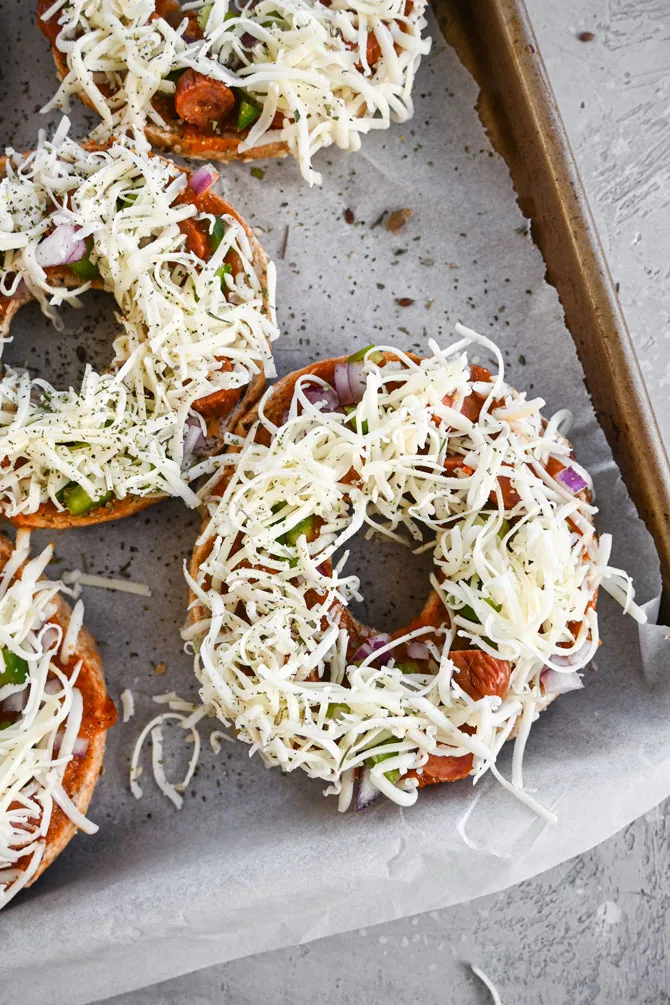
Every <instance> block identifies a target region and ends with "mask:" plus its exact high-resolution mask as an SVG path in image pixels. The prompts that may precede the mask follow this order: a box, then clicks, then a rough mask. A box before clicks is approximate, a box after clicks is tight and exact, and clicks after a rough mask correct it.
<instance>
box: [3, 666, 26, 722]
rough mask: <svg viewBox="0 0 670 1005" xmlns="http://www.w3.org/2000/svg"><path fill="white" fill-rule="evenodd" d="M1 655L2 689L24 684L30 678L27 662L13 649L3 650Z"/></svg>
mask: <svg viewBox="0 0 670 1005" xmlns="http://www.w3.org/2000/svg"><path fill="white" fill-rule="evenodd" d="M0 653H1V655H2V661H1V662H0V666H2V665H3V664H4V670H0V687H4V685H5V684H24V683H25V681H26V679H27V677H28V663H27V662H26V660H24V659H22V658H21V656H17V655H16V653H13V652H12V651H11V649H2V650H0ZM8 725H9V724H8Z"/></svg>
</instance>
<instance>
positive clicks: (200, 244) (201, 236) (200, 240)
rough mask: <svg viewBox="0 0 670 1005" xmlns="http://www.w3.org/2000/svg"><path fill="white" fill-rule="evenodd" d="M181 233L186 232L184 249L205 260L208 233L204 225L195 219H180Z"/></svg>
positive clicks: (206, 257)
mask: <svg viewBox="0 0 670 1005" xmlns="http://www.w3.org/2000/svg"><path fill="white" fill-rule="evenodd" d="M179 229H180V230H181V232H182V234H186V250H187V251H192V252H193V254H194V255H196V256H197V257H198V258H201V259H202V261H203V262H206V261H207V259H208V258H209V253H210V248H209V235H208V233H207V231H206V230H205V225H203V224H201V223H199V222H198V221H197V220H182V221H181V223H180V224H179Z"/></svg>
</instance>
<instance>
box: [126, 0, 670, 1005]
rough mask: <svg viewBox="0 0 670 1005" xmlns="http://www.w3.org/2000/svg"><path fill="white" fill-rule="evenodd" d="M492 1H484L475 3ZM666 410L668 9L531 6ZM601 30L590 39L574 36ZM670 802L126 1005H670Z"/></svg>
mask: <svg viewBox="0 0 670 1005" xmlns="http://www.w3.org/2000/svg"><path fill="white" fill-rule="evenodd" d="M476 2H483V0H476ZM527 2H528V6H529V9H530V12H531V15H532V17H533V20H534V24H535V29H536V32H537V35H538V38H539V42H540V47H541V49H542V52H543V55H544V59H545V62H546V64H547V67H548V70H549V74H550V77H551V80H552V83H553V86H554V89H555V91H556V95H557V98H558V102H559V106H560V108H561V110H562V113H563V117H564V119H565V122H566V125H567V128H568V133H569V135H570V139H571V142H572V144H573V147H574V150H575V153H576V155H577V160H578V163H579V167H580V170H581V174H582V178H583V180H584V183H585V186H586V189H587V192H588V195H589V198H590V200H591V204H592V206H593V209H594V211H595V214H596V218H597V221H598V225H599V228H600V233H601V237H602V239H603V242H604V245H605V249H606V251H607V254H608V256H609V260H610V263H611V266H612V271H613V273H614V276H615V279H616V280H617V281H618V282H619V283H620V297H621V301H622V304H623V307H624V310H625V312H626V315H627V318H628V322H629V325H630V328H631V331H632V334H633V338H634V339H635V344H636V346H637V350H638V353H639V355H640V360H641V363H642V369H643V372H644V374H645V377H646V379H647V382H648V385H649V390H650V393H651V396H652V401H653V403H654V406H655V409H656V413H657V416H658V419H659V422H660V425H661V429H662V431H663V433H664V435H665V436H668V435H669V434H670V406H669V405H668V389H669V387H670V365H669V364H670V344H669V342H668V317H669V314H670V294H669V286H668V279H669V277H670V264H669V262H670V215H669V211H668V203H669V201H670V3H669V2H668V0H560V2H557V0H527ZM583 31H589V32H593V33H594V36H595V37H594V38H593V39H592V40H591V41H589V42H581V41H579V40H578V35H579V33H581V32H583ZM669 858H670V820H669V816H668V810H667V806H666V805H661V806H659V807H658V808H657V809H656V810H654V811H653V812H652V813H649V814H648V815H647V816H645V817H643V818H641V819H639V820H637V821H636V822H635V823H633V824H632V825H631V826H630V827H628V828H626V830H625V831H623V832H621V833H619V834H617V835H616V836H615V837H613V838H611V839H610V840H609V841H606V842H605V843H604V844H602V845H600V846H599V847H598V848H596V849H594V850H593V851H591V852H589V853H588V854H586V855H582V856H581V857H579V858H577V859H574V860H572V861H570V862H567V863H565V864H564V865H561V866H559V867H558V868H555V869H553V870H551V871H550V872H548V873H545V874H544V875H543V876H540V877H539V878H536V879H534V880H531V881H529V882H526V883H523V884H521V885H520V886H517V887H515V888H513V889H512V890H509V891H507V892H505V893H502V894H499V895H497V896H494V897H490V898H484V899H482V900H478V901H475V902H474V903H471V904H467V905H461V906H458V907H455V908H450V909H448V910H445V911H440V912H436V913H431V914H427V915H421V916H419V917H415V918H411V919H410V918H408V919H405V920H403V921H398V922H393V923H391V924H388V925H382V926H379V927H377V928H373V929H368V930H367V931H365V930H364V931H358V932H352V933H350V934H346V935H339V936H336V937H333V938H329V939H323V940H320V941H318V942H313V943H311V944H309V945H307V946H301V947H298V948H296V949H285V950H280V951H277V952H273V953H266V954H263V955H261V956H253V957H249V958H246V959H241V960H237V961H235V962H233V963H229V964H227V965H225V966H221V967H212V968H210V969H208V970H204V971H201V972H200V973H198V974H192V975H189V976H185V977H182V978H179V979H177V980H173V981H168V982H166V983H164V984H160V985H157V986H155V987H153V988H148V989H146V990H144V991H136V992H133V993H132V994H129V995H123V996H121V997H118V998H114V999H112V1000H111V1001H113V1003H114V1005H181V1003H188V1005H210V1003H212V1005H214V1003H217V1005H218V1003H226V1005H228V1003H230V1005H261V1003H263V1005H264V1003H265V1002H272V1005H334V1003H342V1005H364V1003H365V1005H377V1003H384V1005H410V1003H412V1005H413V1003H417V1005H438V1003H439V1005H477V1003H482V1005H483V1003H485V1002H489V1001H490V1000H491V999H490V996H489V994H488V992H487V991H486V989H485V988H484V987H483V986H482V985H481V984H480V983H479V982H478V981H477V980H476V978H474V977H473V976H472V974H471V973H470V971H469V969H468V967H467V965H466V964H467V963H468V962H472V963H475V964H477V965H479V966H480V967H481V968H482V969H484V970H485V971H486V973H487V974H488V975H489V976H490V977H491V979H493V980H494V982H495V984H496V985H497V987H498V989H499V991H500V994H501V997H502V1001H503V1005H564V1003H565V1005H568V1003H569V1005H660V1003H662V1002H670V952H669V950H670V946H669V942H670V883H669V880H668V861H669Z"/></svg>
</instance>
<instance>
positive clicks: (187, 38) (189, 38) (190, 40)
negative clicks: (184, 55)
mask: <svg viewBox="0 0 670 1005" xmlns="http://www.w3.org/2000/svg"><path fill="white" fill-rule="evenodd" d="M182 38H183V40H184V41H185V42H186V44H187V45H192V44H193V42H197V41H198V40H197V38H196V37H195V35H182Z"/></svg>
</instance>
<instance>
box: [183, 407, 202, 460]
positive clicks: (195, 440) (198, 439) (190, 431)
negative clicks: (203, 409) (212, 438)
mask: <svg viewBox="0 0 670 1005" xmlns="http://www.w3.org/2000/svg"><path fill="white" fill-rule="evenodd" d="M184 428H185V430H186V433H185V436H184V455H185V456H186V457H190V456H191V454H192V453H193V451H194V450H200V448H201V447H203V446H204V445H205V435H204V433H203V431H202V426H201V425H200V419H198V418H197V417H196V416H195V415H190V416H189V417H188V419H187V420H186V423H185V426H184Z"/></svg>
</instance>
